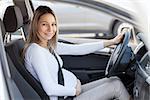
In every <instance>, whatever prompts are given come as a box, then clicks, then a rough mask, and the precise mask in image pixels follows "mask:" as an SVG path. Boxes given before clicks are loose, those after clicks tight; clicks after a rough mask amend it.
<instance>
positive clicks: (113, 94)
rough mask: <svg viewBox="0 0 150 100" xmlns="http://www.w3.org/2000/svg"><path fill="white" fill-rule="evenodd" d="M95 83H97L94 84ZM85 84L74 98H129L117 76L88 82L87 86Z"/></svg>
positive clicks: (80, 99) (86, 99) (103, 99)
mask: <svg viewBox="0 0 150 100" xmlns="http://www.w3.org/2000/svg"><path fill="white" fill-rule="evenodd" d="M92 83H93V86H92ZM89 84H90V85H89ZM96 84H99V85H97V86H96ZM86 85H87V84H86ZM86 85H85V86H84V90H83V91H82V93H81V94H80V95H79V96H77V97H75V98H74V100H110V99H112V98H118V99H119V100H129V94H128V92H127V90H126V89H125V87H124V85H123V84H122V82H121V81H120V79H119V78H117V77H111V78H104V79H102V81H101V80H100V81H99V82H98V81H95V82H91V83H88V85H87V88H86ZM88 89H89V90H88Z"/></svg>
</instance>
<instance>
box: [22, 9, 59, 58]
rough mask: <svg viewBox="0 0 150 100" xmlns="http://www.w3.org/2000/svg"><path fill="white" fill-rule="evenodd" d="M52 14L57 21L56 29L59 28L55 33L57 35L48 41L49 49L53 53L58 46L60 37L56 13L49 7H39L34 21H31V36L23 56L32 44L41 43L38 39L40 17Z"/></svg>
mask: <svg viewBox="0 0 150 100" xmlns="http://www.w3.org/2000/svg"><path fill="white" fill-rule="evenodd" d="M47 13H50V14H52V15H53V16H54V18H55V20H56V27H57V31H56V33H55V35H54V36H53V37H52V38H51V39H50V40H49V41H48V44H47V47H48V49H49V50H50V52H52V51H53V50H54V49H55V48H56V45H57V36H58V25H57V24H58V21H57V17H56V16H55V14H54V12H53V10H52V9H50V8H49V7H47V6H39V7H38V8H37V9H36V10H35V12H34V16H33V19H32V21H31V25H30V34H29V36H28V38H27V41H26V44H25V47H24V50H23V56H24V53H25V51H26V49H27V48H28V47H29V45H30V44H31V43H39V42H41V41H40V39H39V37H38V21H39V19H40V17H41V16H42V15H44V14H47Z"/></svg>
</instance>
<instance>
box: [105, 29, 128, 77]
mask: <svg viewBox="0 0 150 100" xmlns="http://www.w3.org/2000/svg"><path fill="white" fill-rule="evenodd" d="M129 40H130V32H127V31H126V32H124V37H123V40H122V42H121V43H119V44H118V45H117V46H116V48H115V49H114V52H113V53H112V54H111V56H110V59H109V61H108V64H107V67H106V70H105V75H106V76H107V77H110V76H114V75H116V71H117V70H118V69H119V67H120V66H118V65H119V63H120V61H121V58H122V56H123V54H124V52H125V50H126V48H127V46H128V43H129Z"/></svg>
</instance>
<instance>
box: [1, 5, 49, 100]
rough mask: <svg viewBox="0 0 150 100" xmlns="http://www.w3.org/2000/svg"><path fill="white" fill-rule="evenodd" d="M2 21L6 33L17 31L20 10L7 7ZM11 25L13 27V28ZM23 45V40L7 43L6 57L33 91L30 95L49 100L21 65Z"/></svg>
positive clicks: (39, 85)
mask: <svg viewBox="0 0 150 100" xmlns="http://www.w3.org/2000/svg"><path fill="white" fill-rule="evenodd" d="M12 13H13V14H12ZM10 16H11V17H10ZM10 20H13V21H11V22H8V21H10ZM3 21H4V26H5V29H6V32H11V33H13V32H15V31H17V30H18V29H19V28H20V27H22V26H23V18H22V14H21V12H20V9H19V8H18V7H16V6H9V7H8V8H7V9H6V13H5V14H4V19H3ZM13 25H15V27H14V26H13ZM11 33H10V34H11ZM24 44H25V42H24V40H23V39H18V40H14V41H11V42H9V43H7V44H6V45H5V49H6V52H7V54H8V56H9V57H10V59H11V61H12V63H13V64H14V66H15V68H16V69H17V71H18V72H19V74H21V75H22V77H23V78H24V80H25V81H26V82H27V83H28V84H29V85H30V86H31V87H32V89H33V90H34V93H33V94H32V95H34V96H35V98H36V99H37V95H38V96H40V98H41V99H44V100H49V96H47V94H46V93H45V91H44V90H43V88H42V86H41V84H40V82H38V81H37V80H36V79H35V78H34V77H33V76H32V75H31V74H30V73H29V72H28V71H27V70H26V68H25V66H24V64H23V60H22V57H21V52H22V50H23V47H24ZM14 78H15V77H14ZM16 82H19V83H18V85H19V84H23V83H22V81H21V82H20V80H18V81H16ZM20 89H23V88H22V87H21V85H20ZM32 89H31V88H30V89H29V90H32ZM21 92H23V94H24V96H26V94H25V93H24V92H26V93H27V94H29V92H28V91H23V90H22V91H21ZM35 93H37V94H35ZM28 96H30V95H28ZM27 98H29V97H27ZM40 98H39V99H40Z"/></svg>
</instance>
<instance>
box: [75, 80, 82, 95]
mask: <svg viewBox="0 0 150 100" xmlns="http://www.w3.org/2000/svg"><path fill="white" fill-rule="evenodd" d="M80 93H81V82H80V80H79V79H77V85H76V96H78V95H80Z"/></svg>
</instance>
